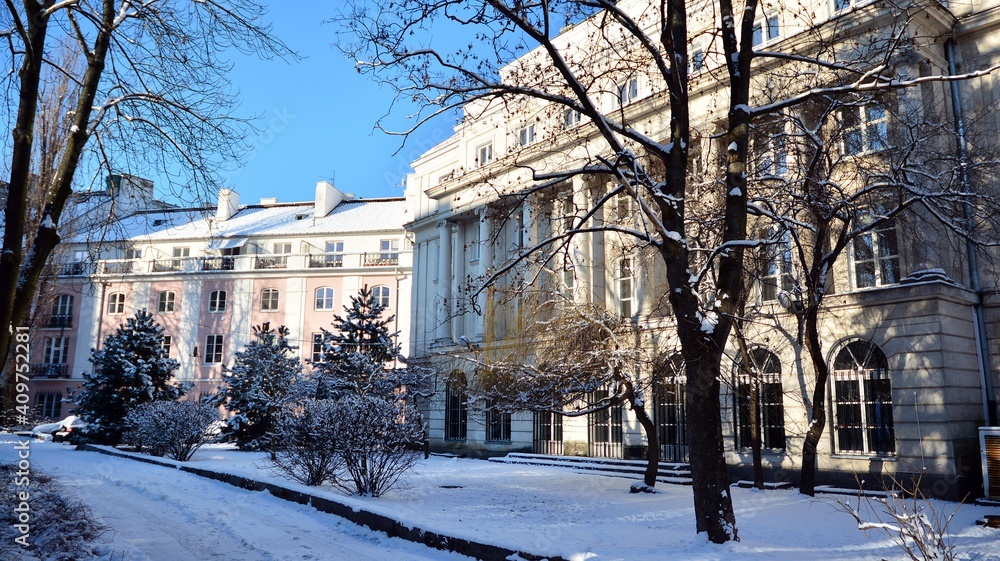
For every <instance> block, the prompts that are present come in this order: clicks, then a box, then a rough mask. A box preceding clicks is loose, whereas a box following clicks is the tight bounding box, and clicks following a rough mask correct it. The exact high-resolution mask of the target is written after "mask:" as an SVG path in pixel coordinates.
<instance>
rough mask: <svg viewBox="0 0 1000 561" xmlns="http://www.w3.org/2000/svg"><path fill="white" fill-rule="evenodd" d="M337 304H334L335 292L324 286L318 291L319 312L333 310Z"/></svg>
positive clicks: (317, 303) (317, 307)
mask: <svg viewBox="0 0 1000 561" xmlns="http://www.w3.org/2000/svg"><path fill="white" fill-rule="evenodd" d="M335 305H336V303H335V302H334V291H333V289H332V288H330V287H328V286H323V287H320V288H317V289H316V309H317V310H332V309H333V308H334V306H335Z"/></svg>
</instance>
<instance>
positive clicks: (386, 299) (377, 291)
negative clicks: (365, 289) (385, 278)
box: [372, 284, 392, 309]
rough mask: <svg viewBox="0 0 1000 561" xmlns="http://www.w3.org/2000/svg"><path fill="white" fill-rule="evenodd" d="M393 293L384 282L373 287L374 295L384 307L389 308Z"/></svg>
mask: <svg viewBox="0 0 1000 561" xmlns="http://www.w3.org/2000/svg"><path fill="white" fill-rule="evenodd" d="M382 293H384V294H382ZM391 294H392V292H391V291H390V290H389V287H388V286H385V285H384V284H380V285H378V286H374V287H372V297H373V298H375V299H376V300H377V301H378V302H379V304H381V305H382V307H383V308H386V309H388V308H389V303H390V298H391Z"/></svg>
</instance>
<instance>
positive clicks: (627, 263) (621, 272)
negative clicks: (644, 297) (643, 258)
mask: <svg viewBox="0 0 1000 561" xmlns="http://www.w3.org/2000/svg"><path fill="white" fill-rule="evenodd" d="M626 273H627V274H626ZM626 283H627V284H626ZM626 288H627V290H626ZM626 292H627V295H626ZM634 303H635V268H634V267H633V266H632V258H631V257H620V258H619V259H618V260H617V261H616V262H615V310H616V311H617V312H618V315H620V316H621V317H624V318H631V317H633V316H634V315H635V313H636V310H635V309H634V306H633V304H634Z"/></svg>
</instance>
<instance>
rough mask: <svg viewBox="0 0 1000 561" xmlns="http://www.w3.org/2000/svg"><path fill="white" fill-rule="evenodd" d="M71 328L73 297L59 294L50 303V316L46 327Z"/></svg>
mask: <svg viewBox="0 0 1000 561" xmlns="http://www.w3.org/2000/svg"><path fill="white" fill-rule="evenodd" d="M72 326H73V295H72V294H60V295H59V296H56V299H55V301H53V302H52V315H51V317H49V323H48V327H72Z"/></svg>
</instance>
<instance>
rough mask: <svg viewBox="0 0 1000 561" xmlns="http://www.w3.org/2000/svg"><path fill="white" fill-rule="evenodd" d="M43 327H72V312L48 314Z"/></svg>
mask: <svg viewBox="0 0 1000 561" xmlns="http://www.w3.org/2000/svg"><path fill="white" fill-rule="evenodd" d="M43 327H53V328H60V329H66V328H70V327H73V316H72V314H62V315H55V316H50V317H49V319H48V320H47V321H46V322H45V324H44V325H43Z"/></svg>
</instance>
